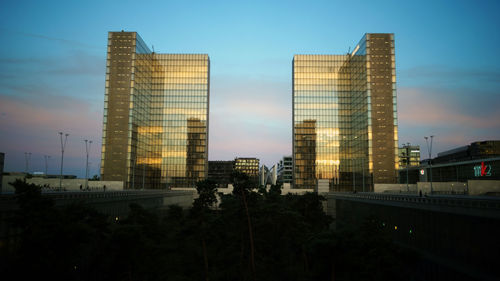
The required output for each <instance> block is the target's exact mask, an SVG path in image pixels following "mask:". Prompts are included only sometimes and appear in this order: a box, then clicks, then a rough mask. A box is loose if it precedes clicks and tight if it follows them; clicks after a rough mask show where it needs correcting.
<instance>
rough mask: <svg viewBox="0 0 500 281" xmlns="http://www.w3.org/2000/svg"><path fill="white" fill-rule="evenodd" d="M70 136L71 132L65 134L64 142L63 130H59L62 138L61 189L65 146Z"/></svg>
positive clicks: (60, 188)
mask: <svg viewBox="0 0 500 281" xmlns="http://www.w3.org/2000/svg"><path fill="white" fill-rule="evenodd" d="M68 136H69V134H64V142H63V132H59V137H60V138H61V174H60V176H59V191H61V190H62V177H63V164H64V148H66V141H67V140H68Z"/></svg>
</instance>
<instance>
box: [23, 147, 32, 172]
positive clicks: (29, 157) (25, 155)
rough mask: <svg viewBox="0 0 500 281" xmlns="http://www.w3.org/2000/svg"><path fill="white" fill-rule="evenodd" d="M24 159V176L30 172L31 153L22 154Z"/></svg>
mask: <svg viewBox="0 0 500 281" xmlns="http://www.w3.org/2000/svg"><path fill="white" fill-rule="evenodd" d="M24 159H25V160H26V174H29V172H30V159H31V152H25V153H24Z"/></svg>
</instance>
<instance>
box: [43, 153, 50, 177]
mask: <svg viewBox="0 0 500 281" xmlns="http://www.w3.org/2000/svg"><path fill="white" fill-rule="evenodd" d="M43 158H45V176H47V175H48V170H49V169H48V166H49V165H48V164H47V160H48V159H50V156H49V155H44V156H43Z"/></svg>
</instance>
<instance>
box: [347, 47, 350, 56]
mask: <svg viewBox="0 0 500 281" xmlns="http://www.w3.org/2000/svg"><path fill="white" fill-rule="evenodd" d="M350 53H351V46H349V49H348V50H347V54H350Z"/></svg>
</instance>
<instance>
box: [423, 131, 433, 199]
mask: <svg viewBox="0 0 500 281" xmlns="http://www.w3.org/2000/svg"><path fill="white" fill-rule="evenodd" d="M433 138H434V136H431V146H430V148H429V138H428V137H424V139H425V142H426V143H427V151H428V152H429V177H430V182H431V194H432V192H433V190H432V160H431V155H432V139H433Z"/></svg>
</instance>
